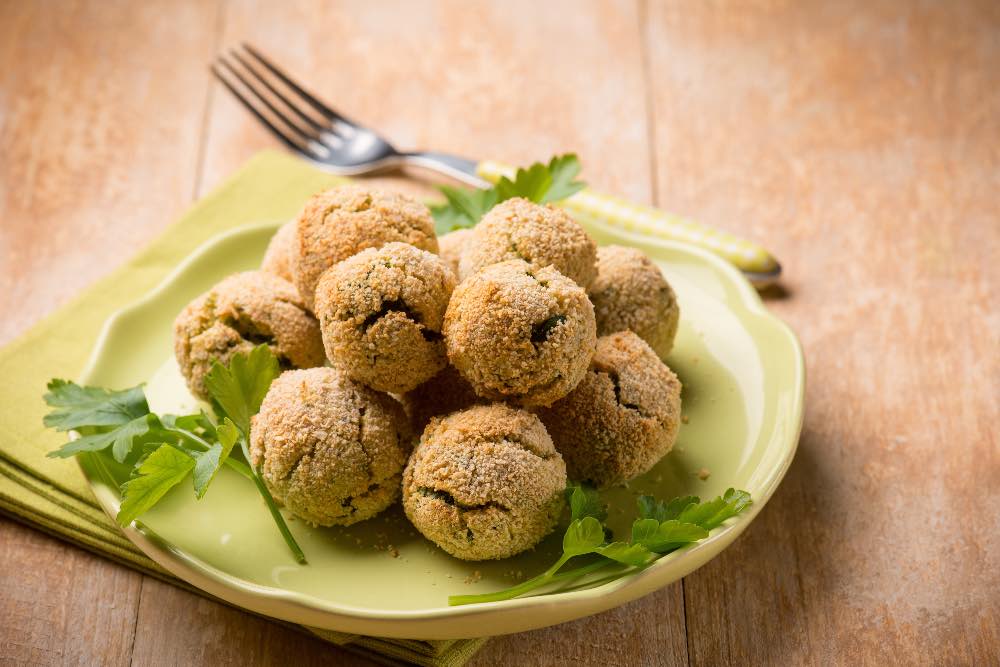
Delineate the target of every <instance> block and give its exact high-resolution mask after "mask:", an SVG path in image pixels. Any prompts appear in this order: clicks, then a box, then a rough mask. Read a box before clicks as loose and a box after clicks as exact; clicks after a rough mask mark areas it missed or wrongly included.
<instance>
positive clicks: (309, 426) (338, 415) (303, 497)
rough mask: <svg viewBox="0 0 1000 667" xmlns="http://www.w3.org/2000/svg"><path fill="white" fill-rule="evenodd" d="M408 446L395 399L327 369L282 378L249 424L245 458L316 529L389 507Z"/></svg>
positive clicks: (396, 491) (278, 497)
mask: <svg viewBox="0 0 1000 667" xmlns="http://www.w3.org/2000/svg"><path fill="white" fill-rule="evenodd" d="M411 444H412V433H411V431H410V427H409V423H408V422H407V420H406V415H405V414H404V413H403V408H402V406H400V405H399V403H398V402H396V401H395V400H394V399H393V398H391V397H389V396H386V395H385V394H380V393H378V392H376V391H373V390H371V389H369V388H367V387H365V386H362V385H360V384H358V383H356V382H354V381H352V380H350V379H348V378H347V377H345V376H344V375H343V374H341V373H339V372H338V371H336V370H335V369H332V368H312V369H309V370H303V371H288V372H286V373H282V374H281V376H280V377H278V379H276V380H275V381H274V382H273V383H271V388H270V390H268V392H267V396H266V397H265V398H264V402H263V403H262V404H261V406H260V412H258V413H257V414H256V415H255V416H254V417H253V420H252V422H251V426H250V458H251V459H252V462H253V464H254V466H257V467H259V468H260V471H261V477H262V478H263V479H264V482H265V484H267V488H268V489H269V490H270V491H271V494H272V495H273V496H274V497H275V499H276V500H278V501H279V502H281V503H283V504H284V505H285V507H287V508H288V509H289V511H291V512H292V513H293V514H295V515H296V516H298V517H300V518H302V519H304V520H306V521H308V522H309V523H312V524H315V525H320V526H332V525H341V526H349V525H351V524H352V523H356V522H358V521H361V520H363V519H368V518H371V517H373V516H375V515H376V514H378V513H379V512H381V511H382V510H384V509H385V508H387V507H389V505H391V504H392V503H394V502H395V501H396V499H397V498H398V497H399V486H400V480H401V472H402V470H403V466H404V465H405V463H406V458H407V456H408V455H409V453H410V447H411Z"/></svg>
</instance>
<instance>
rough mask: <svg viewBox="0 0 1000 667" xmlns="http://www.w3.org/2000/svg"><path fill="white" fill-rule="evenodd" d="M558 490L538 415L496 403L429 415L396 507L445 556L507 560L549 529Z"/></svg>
mask: <svg viewBox="0 0 1000 667" xmlns="http://www.w3.org/2000/svg"><path fill="white" fill-rule="evenodd" d="M565 487H566V466H565V465H564V464H563V461H562V458H561V457H560V456H559V453H558V452H556V450H555V449H554V448H553V447H552V440H551V438H549V436H548V434H547V433H546V432H545V427H544V426H542V423H541V422H540V421H538V418H537V417H536V416H535V415H533V414H531V413H530V412H526V411H524V410H517V409H515V408H511V407H509V406H506V405H503V404H501V403H495V404H493V405H480V406H475V407H472V408H469V409H468V410H464V411H462V412H454V413H452V414H450V415H448V416H447V417H444V418H438V417H435V418H434V419H432V420H431V423H430V424H429V425H428V426H427V429H426V430H425V431H424V434H423V437H421V439H420V444H418V445H417V447H416V449H415V450H414V451H413V454H412V456H410V461H409V463H407V465H406V470H405V472H404V473H403V508H404V509H405V510H406V516H407V517H409V519H410V521H411V522H412V523H413V525H414V526H416V528H417V530H419V531H420V532H421V533H423V535H424V537H426V538H427V539H429V540H431V541H432V542H434V543H435V544H437V545H438V546H439V547H441V548H442V549H444V550H445V551H447V552H448V553H450V554H451V555H452V556H455V557H457V558H462V559H465V560H486V559H491V558H507V557H508V556H513V555H514V554H516V553H520V552H522V551H524V550H525V549H530V548H531V547H533V546H535V545H536V544H538V542H539V541H541V539H542V538H543V537H545V536H546V535H548V534H549V533H550V532H552V529H553V527H555V525H556V522H557V521H558V519H559V514H560V512H561V511H562V508H563V504H564V501H563V491H564V489H565Z"/></svg>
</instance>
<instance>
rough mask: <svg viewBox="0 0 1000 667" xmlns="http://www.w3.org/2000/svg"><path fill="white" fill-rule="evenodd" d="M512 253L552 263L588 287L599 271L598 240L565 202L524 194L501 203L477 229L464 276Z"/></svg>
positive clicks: (533, 261)
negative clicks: (535, 199) (548, 201)
mask: <svg viewBox="0 0 1000 667" xmlns="http://www.w3.org/2000/svg"><path fill="white" fill-rule="evenodd" d="M509 259H521V260H524V261H526V262H528V263H529V264H531V265H532V266H533V267H535V268H542V267H545V266H549V265H552V266H554V267H555V268H556V270H558V271H559V272H560V273H562V274H563V275H564V276H566V277H567V278H569V279H570V280H573V281H574V282H576V283H577V284H578V285H580V286H581V287H583V288H587V287H588V286H589V285H590V283H591V282H593V280H594V278H595V277H596V276H597V268H596V266H595V263H596V261H597V246H596V245H595V244H594V240H593V239H591V238H590V235H589V234H587V232H586V231H585V230H584V229H583V227H581V226H580V225H579V224H577V222H576V221H575V220H573V218H571V217H570V216H569V214H568V213H566V212H565V211H563V210H562V209H560V208H556V207H554V206H552V205H545V206H543V205H541V204H535V203H534V202H531V201H528V200H527V199H522V198H520V197H515V198H514V199H508V200H507V201H505V202H501V203H500V204H497V205H496V206H494V207H493V209H492V210H491V211H490V212H489V213H487V214H486V215H484V216H483V219H482V220H480V221H479V224H478V225H476V226H475V227H474V228H473V229H472V235H471V236H470V237H469V239H468V240H467V241H466V244H465V249H464V252H463V254H462V259H461V261H460V263H459V271H458V274H459V278H460V279H462V280H465V279H466V278H468V277H469V276H471V275H472V274H474V273H475V272H476V271H479V270H480V269H482V268H483V267H486V266H489V265H490V264H496V263H498V262H503V261H505V260H509Z"/></svg>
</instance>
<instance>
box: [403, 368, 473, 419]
mask: <svg viewBox="0 0 1000 667" xmlns="http://www.w3.org/2000/svg"><path fill="white" fill-rule="evenodd" d="M484 400H485V399H483V398H480V397H479V395H478V394H476V392H475V390H474V389H473V388H472V385H470V384H469V383H468V382H466V380H465V378H463V377H462V374H461V373H459V372H458V370H457V369H456V368H455V367H454V366H451V365H448V366H446V367H445V369H444V370H443V371H441V372H440V373H438V374H437V375H435V376H434V377H432V378H431V379H430V380H428V381H427V382H424V383H423V384H421V385H420V386H419V387H417V388H416V389H414V390H413V391H410V392H407V393H406V394H404V395H403V397H402V403H403V409H405V410H406V414H407V415H409V417H410V423H411V424H413V429H414V430H415V431H417V432H418V433H419V432H421V431H423V430H424V427H425V426H427V423H428V422H429V421H430V420H431V417H438V416H443V415H446V414H449V413H451V412H455V411H456V410H462V409H464V408H467V407H469V406H471V405H475V404H476V403H482V402H484Z"/></svg>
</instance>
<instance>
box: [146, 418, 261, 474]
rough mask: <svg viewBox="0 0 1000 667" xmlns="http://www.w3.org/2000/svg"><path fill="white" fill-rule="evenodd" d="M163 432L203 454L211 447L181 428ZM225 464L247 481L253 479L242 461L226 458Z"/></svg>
mask: <svg viewBox="0 0 1000 667" xmlns="http://www.w3.org/2000/svg"><path fill="white" fill-rule="evenodd" d="M164 430H165V431H169V432H170V433H173V434H174V435H176V436H177V437H179V438H183V439H184V440H187V441H188V442H190V443H191V444H193V445H195V446H196V447H198V448H199V449H201V450H202V451H204V452H207V451H208V450H209V449H211V447H212V446H211V445H210V444H209V443H208V442H207V441H206V440H204V439H203V438H200V437H198V436H197V435H195V434H194V433H192V432H191V431H188V430H185V429H182V428H165V429H164ZM248 460H249V459H248ZM225 463H226V465H227V466H229V467H230V468H232V469H233V470H235V471H236V472H238V473H239V474H241V475H243V476H244V477H246V478H247V479H249V480H252V479H253V472H251V471H250V466H248V465H247V464H245V463H243V462H242V461H239V460H236V459H232V458H226V461H225Z"/></svg>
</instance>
